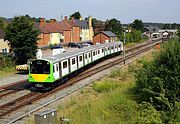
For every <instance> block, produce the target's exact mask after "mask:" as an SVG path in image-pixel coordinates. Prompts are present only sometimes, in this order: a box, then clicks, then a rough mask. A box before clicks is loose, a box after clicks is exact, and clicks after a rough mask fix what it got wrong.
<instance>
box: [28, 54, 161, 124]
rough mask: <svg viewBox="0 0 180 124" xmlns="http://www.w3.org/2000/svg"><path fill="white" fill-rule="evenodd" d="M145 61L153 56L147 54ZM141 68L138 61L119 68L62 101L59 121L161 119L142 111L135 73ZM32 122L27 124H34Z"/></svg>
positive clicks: (113, 123)
mask: <svg viewBox="0 0 180 124" xmlns="http://www.w3.org/2000/svg"><path fill="white" fill-rule="evenodd" d="M143 59H151V57H150V55H146V57H144V58H143ZM140 67H141V66H140V64H139V62H138V61H137V62H135V63H133V64H131V65H130V66H128V67H124V68H123V69H120V68H117V69H115V70H113V71H111V73H110V74H109V75H108V76H107V77H105V78H103V79H101V80H100V81H96V82H94V83H93V84H92V85H90V86H88V87H85V88H83V89H81V90H80V91H79V92H76V93H75V94H72V95H70V96H68V97H66V98H64V99H62V100H61V103H60V104H59V105H58V120H59V119H60V117H62V116H63V117H64V118H68V119H69V120H70V121H69V124H128V123H129V124H132V123H138V124H139V123H140V124H143V123H146V121H147V119H149V118H150V119H152V121H150V123H151V122H153V119H154V118H159V116H157V114H156V111H155V110H153V109H152V108H148V112H146V111H144V109H143V110H142V109H140V108H139V107H140V105H139V104H138V103H137V101H136V99H135V98H136V97H135V94H134V91H133V89H134V87H135V83H134V82H135V78H134V71H135V70H137V68H140ZM151 113H153V114H152V116H151ZM31 119H32V118H31ZM31 119H30V120H28V122H27V123H28V124H32V122H33V121H32V120H31ZM158 123H161V122H158Z"/></svg>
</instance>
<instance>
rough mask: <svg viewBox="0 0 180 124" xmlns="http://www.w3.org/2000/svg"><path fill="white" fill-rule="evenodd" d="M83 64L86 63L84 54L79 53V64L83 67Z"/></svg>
mask: <svg viewBox="0 0 180 124" xmlns="http://www.w3.org/2000/svg"><path fill="white" fill-rule="evenodd" d="M83 65H84V62H83V55H79V56H78V66H79V68H81V67H82V66H83Z"/></svg>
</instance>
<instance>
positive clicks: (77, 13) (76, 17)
mask: <svg viewBox="0 0 180 124" xmlns="http://www.w3.org/2000/svg"><path fill="white" fill-rule="evenodd" d="M72 17H74V18H75V19H80V17H81V14H80V13H79V12H75V13H73V14H72V15H70V19H71V18H72Z"/></svg>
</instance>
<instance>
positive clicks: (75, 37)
mask: <svg viewBox="0 0 180 124" xmlns="http://www.w3.org/2000/svg"><path fill="white" fill-rule="evenodd" d="M60 23H64V24H65V26H66V27H67V28H68V29H69V30H71V32H70V36H67V37H70V41H67V42H79V41H80V28H79V26H78V25H77V24H76V23H75V19H74V18H72V20H69V19H67V16H65V17H64V20H62V21H61V22H60ZM64 37H65V36H64Z"/></svg>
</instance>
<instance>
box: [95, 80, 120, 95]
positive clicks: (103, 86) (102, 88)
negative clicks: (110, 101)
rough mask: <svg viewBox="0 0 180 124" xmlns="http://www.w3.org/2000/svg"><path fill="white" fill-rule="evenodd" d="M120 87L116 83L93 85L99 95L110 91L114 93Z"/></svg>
mask: <svg viewBox="0 0 180 124" xmlns="http://www.w3.org/2000/svg"><path fill="white" fill-rule="evenodd" d="M117 87H118V84H117V83H115V82H114V81H113V82H112V81H110V82H109V81H108V80H107V81H105V80H104V81H101V82H97V83H94V84H93V89H94V90H95V91H97V92H99V93H101V92H108V91H112V90H114V89H115V88H117Z"/></svg>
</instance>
